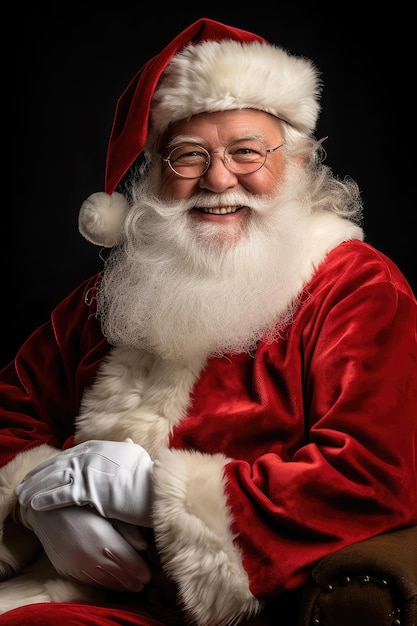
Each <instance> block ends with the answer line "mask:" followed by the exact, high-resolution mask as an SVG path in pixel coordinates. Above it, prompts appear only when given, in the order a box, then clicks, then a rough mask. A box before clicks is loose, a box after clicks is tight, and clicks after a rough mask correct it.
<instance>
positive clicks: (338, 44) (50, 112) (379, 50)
mask: <svg viewBox="0 0 417 626" xmlns="http://www.w3.org/2000/svg"><path fill="white" fill-rule="evenodd" d="M176 5H177V3H171V9H170V11H169V12H168V13H166V12H164V10H163V9H162V6H160V5H158V6H156V5H155V7H152V6H148V9H147V11H145V9H144V6H143V4H142V3H141V4H139V3H136V2H117V3H114V6H111V7H107V8H102V6H100V4H95V3H89V2H85V3H83V4H82V5H77V3H72V4H69V3H67V4H65V3H64V4H61V3H54V4H51V5H49V4H43V5H42V4H38V3H36V4H35V3H33V4H30V5H28V6H24V5H19V4H17V5H15V8H14V9H13V13H14V15H13V17H12V19H10V21H9V22H7V24H6V23H5V22H3V31H5V30H10V32H9V35H10V36H11V38H12V43H11V44H10V47H8V50H7V56H6V57H5V58H6V59H7V61H6V63H5V66H6V70H7V71H5V73H4V75H3V81H4V82H6V83H7V84H6V85H5V84H4V82H3V98H5V97H6V96H5V95H4V94H7V99H8V101H9V106H10V109H9V112H8V115H7V116H6V117H5V119H4V122H3V124H4V128H3V130H4V133H5V134H4V136H5V137H7V141H8V144H9V149H8V151H7V178H6V181H5V185H4V186H5V188H6V191H7V194H6V199H5V201H4V204H3V210H2V237H1V241H2V244H3V254H2V258H3V263H2V264H1V280H2V306H1V309H2V320H3V323H2V329H3V338H2V341H1V346H2V349H1V354H0V366H1V365H4V364H5V363H7V362H8V361H9V360H10V359H11V358H12V357H13V355H14V353H15V351H16V350H17V348H18V347H19V345H20V344H21V343H22V341H23V340H24V339H25V338H26V337H27V336H28V335H29V334H30V333H31V332H32V331H33V330H35V328H36V327H37V326H38V325H39V324H41V323H42V322H44V321H46V320H47V318H48V317H49V313H50V311H51V309H52V308H53V307H54V306H55V305H56V304H57V303H58V302H59V300H60V299H61V298H63V297H64V296H65V295H66V294H67V293H68V292H69V291H71V290H72V289H74V288H75V287H76V286H77V284H78V283H79V282H80V281H82V280H84V279H85V278H87V277H88V276H90V274H92V273H93V272H95V271H97V270H98V269H100V268H101V266H102V261H101V259H100V257H99V252H100V250H99V248H98V247H95V246H93V245H91V244H89V243H88V242H86V241H85V240H84V239H83V238H82V237H81V235H80V234H79V233H78V226H77V220H78V211H79V207H80V205H81V203H82V202H83V200H84V199H85V198H86V197H87V196H88V195H90V194H91V193H93V192H95V191H101V190H102V189H103V182H104V164H105V153H106V144H107V140H108V137H109V134H110V130H111V125H112V119H113V112H114V108H115V105H116V101H117V99H118V97H119V96H120V94H121V93H122V91H123V90H124V89H125V87H126V86H127V84H128V83H129V81H130V80H131V78H133V75H134V74H135V73H136V72H137V70H138V69H139V68H140V67H141V66H142V65H143V64H144V63H145V62H146V61H147V60H148V59H149V58H150V57H151V56H153V55H154V54H157V53H158V52H159V51H160V49H161V48H162V47H164V46H165V45H166V44H167V43H168V42H169V41H170V40H171V39H172V38H173V37H174V36H175V35H177V34H178V33H179V32H180V31H181V30H182V29H184V28H186V27H187V26H188V25H189V24H191V22H193V21H194V20H196V19H198V18H199V17H209V18H212V19H215V20H219V21H225V22H228V23H229V24H231V25H233V26H236V27H239V28H243V29H246V30H251V31H254V32H257V33H258V34H260V35H262V36H263V37H265V38H266V39H267V40H269V41H270V42H271V43H276V44H279V45H281V46H283V47H286V48H287V49H288V50H289V51H290V52H292V53H294V54H297V55H302V56H307V57H309V58H311V59H312V60H313V61H314V62H315V63H316V64H317V66H318V67H319V68H320V70H321V73H322V79H323V82H324V89H323V95H322V100H321V103H322V113H321V115H320V119H319V124H318V129H317V136H318V137H323V136H327V137H328V139H327V140H326V141H325V144H324V146H325V148H326V152H327V160H326V162H327V164H328V165H330V166H331V167H332V169H333V170H334V171H335V173H337V174H338V175H339V176H341V177H344V176H345V175H349V176H351V177H353V178H354V179H356V180H357V181H358V183H359V186H360V188H361V190H362V194H363V198H364V203H365V215H364V217H365V222H364V224H365V233H366V239H367V241H368V242H369V243H371V244H373V245H375V246H376V247H377V248H379V249H380V250H381V251H382V252H384V253H386V254H388V255H389V256H391V257H392V258H393V260H394V261H395V262H396V263H397V264H398V265H399V267H400V268H401V269H402V271H403V272H404V274H405V275H406V276H407V278H408V280H409V281H410V283H411V285H412V287H413V289H414V291H417V262H416V252H415V241H414V229H415V227H414V216H413V214H414V212H415V199H414V193H413V190H414V184H415V176H413V177H412V178H411V177H410V173H411V164H410V160H409V159H410V157H409V144H410V123H411V118H414V117H415V113H414V112H413V111H412V107H411V109H410V108H409V104H408V102H409V98H410V95H409V89H410V75H411V74H410V73H412V72H413V71H414V70H413V69H412V65H414V63H413V59H412V57H410V54H411V52H410V48H411V45H410V44H409V39H408V37H407V29H408V27H409V26H411V24H412V23H413V18H412V16H411V14H409V13H408V12H407V11H408V10H405V11H401V12H400V11H398V12H396V13H395V14H394V15H393V14H384V13H382V12H381V9H378V11H379V13H378V14H377V15H376V14H374V15H372V19H369V18H366V20H365V18H364V16H363V13H362V9H360V8H358V9H355V8H352V6H351V5H349V7H347V8H346V7H345V8H343V7H342V5H340V6H341V7H342V8H339V9H337V10H335V11H330V12H329V11H327V12H325V11H324V9H320V8H317V10H315V7H320V3H318V4H316V3H314V4H312V7H311V8H310V9H308V10H306V9H305V8H303V7H302V6H300V4H299V3H291V4H289V3H288V4H282V5H277V6H276V8H275V9H274V11H273V12H272V11H271V9H267V6H268V5H265V3H264V5H263V6H262V7H261V6H260V7H259V12H258V6H255V5H253V4H252V6H251V7H250V9H243V8H239V9H235V10H231V9H223V10H222V9H215V8H210V5H207V6H206V10H204V11H201V9H196V10H195V11H191V12H190V11H187V13H185V11H182V12H180V13H176V12H175V6H176ZM103 6H104V3H103ZM178 6H180V7H181V6H183V4H182V3H180V5H178ZM65 7H67V8H65ZM165 11H166V10H165ZM146 15H147V16H146ZM394 39H395V41H396V44H395V46H394V44H393V40H394ZM407 64H408V67H407ZM407 77H408V80H407ZM407 110H408V112H409V114H410V112H412V114H411V117H410V115H409V114H408V115H407ZM413 174H414V172H413Z"/></svg>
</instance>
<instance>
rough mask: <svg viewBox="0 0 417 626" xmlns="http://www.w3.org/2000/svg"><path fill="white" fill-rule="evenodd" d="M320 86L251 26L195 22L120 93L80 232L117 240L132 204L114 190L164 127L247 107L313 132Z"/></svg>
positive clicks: (306, 63)
mask: <svg viewBox="0 0 417 626" xmlns="http://www.w3.org/2000/svg"><path fill="white" fill-rule="evenodd" d="M320 87H321V85H320V79H319V72H318V70H317V68H316V67H315V66H314V65H313V63H312V62H311V61H310V60H309V59H305V58H302V57H295V56H291V55H290V54H288V52H286V50H284V49H283V48H280V47H278V46H274V45H271V44H269V43H268V42H267V41H266V40H265V39H263V38H262V37H260V36H258V35H255V34H253V33H250V32H248V31H245V30H240V29H238V28H233V27H231V26H227V25H225V24H222V23H220V22H216V21H214V20H210V19H206V18H202V19H199V20H197V21H196V22H194V23H193V24H191V26H189V27H188V28H187V29H185V30H184V31H182V32H181V33H180V34H179V35H177V37H175V38H174V39H173V40H172V41H171V42H170V43H169V44H168V45H167V46H166V47H165V48H164V49H163V50H162V51H161V52H160V53H159V54H158V55H156V56H155V57H153V58H152V59H150V61H148V62H147V63H146V64H145V65H144V66H143V67H142V68H141V69H140V70H139V72H138V73H137V74H136V76H135V77H134V78H133V80H132V81H131V82H130V84H129V85H128V87H127V89H126V90H125V91H124V92H123V94H122V95H121V97H120V98H119V100H118V102H117V106H116V112H115V117H114V122H113V128H112V132H111V135H110V140H109V145H108V151H107V160H106V174H105V191H104V192H98V193H95V194H92V195H91V196H90V197H89V198H87V200H86V201H85V202H84V203H83V205H82V206H81V209H80V215H79V229H80V232H81V233H82V235H83V236H84V237H85V238H86V239H87V240H89V241H91V242H92V243H95V244H98V245H102V246H106V247H111V246H113V245H116V244H117V243H119V242H120V241H121V239H122V237H123V224H124V219H125V216H126V214H127V212H128V210H129V205H128V202H127V200H126V199H125V197H124V196H123V195H122V194H120V193H118V192H117V191H115V190H116V188H117V186H118V185H119V183H120V182H121V181H122V179H123V177H124V176H125V174H126V172H127V171H128V170H129V168H130V167H131V166H132V164H133V163H134V162H135V161H136V159H137V158H138V157H139V155H140V154H141V153H142V152H143V150H144V149H145V146H146V145H147V144H149V143H150V140H151V139H152V138H154V137H155V136H158V135H161V134H162V133H163V132H164V131H165V130H166V129H167V127H168V126H169V124H171V123H173V122H175V121H179V120H181V119H186V118H188V117H191V116H192V115H196V114H198V113H202V112H210V111H225V110H230V109H242V108H252V109H259V110H262V111H266V112H268V113H272V114H273V115H275V116H277V117H279V118H280V119H283V120H285V121H286V122H288V123H289V124H291V125H292V126H294V127H295V128H297V129H298V130H300V131H301V132H304V133H307V134H311V133H312V132H313V131H314V128H315V125H316V121H317V117H318V114H319V110H320V106H319V101H318V100H319V95H320Z"/></svg>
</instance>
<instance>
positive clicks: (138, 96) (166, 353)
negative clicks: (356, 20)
mask: <svg viewBox="0 0 417 626" xmlns="http://www.w3.org/2000/svg"><path fill="white" fill-rule="evenodd" d="M320 90H321V81H320V75H319V71H318V70H317V68H316V67H315V65H314V64H313V63H312V62H311V61H309V60H308V59H305V58H301V57H295V56H292V55H290V54H289V53H288V52H287V51H285V50H284V49H282V48H280V47H278V46H275V45H272V44H269V43H268V42H266V41H265V40H263V39H262V38H261V37H259V36H257V35H254V34H252V33H249V32H245V31H242V30H239V29H235V28H232V27H229V26H226V25H223V24H220V23H217V22H214V21H212V20H208V19H200V20H198V21H197V22H195V23H194V24H192V25H191V26H190V27H189V28H187V29H186V30H185V31H184V32H182V33H180V34H179V35H178V36H177V37H176V38H175V39H174V40H173V41H172V42H171V43H170V44H169V45H168V46H167V47H166V48H165V49H164V50H162V52H161V53H160V54H158V55H157V56H156V57H154V58H153V59H151V60H150V61H149V62H148V63H147V64H146V65H145V66H144V67H143V68H142V69H141V70H140V71H139V73H138V74H137V75H136V76H135V77H134V79H133V80H132V82H131V83H130V84H129V86H128V87H127V89H126V90H125V92H124V93H123V95H122V96H121V98H120V100H119V102H118V105H117V109H116V114H115V120H114V125H113V130H112V134H111V138H110V142H109V148H108V159H107V168H106V179H105V190H104V191H103V192H98V193H95V194H92V195H91V196H90V197H89V198H88V199H87V200H86V201H85V202H84V204H83V205H82V207H81V211H80V218H79V227H80V231H81V233H82V234H83V235H84V237H86V238H87V239H88V240H89V241H91V242H93V243H94V244H96V245H99V246H102V247H106V248H109V254H108V257H107V259H106V261H105V264H104V267H103V271H102V272H101V273H100V274H99V275H98V276H94V277H92V278H90V279H89V280H87V281H86V282H85V283H83V284H82V285H81V286H80V287H79V288H78V289H76V290H75V291H74V292H73V293H72V294H70V295H69V296H68V297H67V298H66V299H65V300H64V301H63V302H62V303H60V304H59V305H58V306H57V307H56V309H55V310H54V311H53V313H52V316H51V320H50V321H49V322H48V323H46V324H45V325H44V326H42V327H41V328H39V330H37V331H36V332H35V333H34V334H33V335H32V336H31V337H30V338H29V339H28V341H27V342H26V343H25V344H24V345H23V346H22V348H21V349H20V351H19V353H18V355H17V357H16V359H15V361H14V363H12V364H10V365H9V366H8V367H7V368H5V370H4V371H3V372H2V374H1V411H2V429H1V432H0V442H1V456H0V461H1V466H2V467H1V469H0V511H1V521H2V523H3V535H2V543H1V544H0V574H1V575H2V579H3V581H4V582H2V583H1V584H0V606H1V609H0V610H1V611H2V612H3V615H2V617H3V619H5V622H4V623H5V624H8V625H12V624H18V623H19V624H21V623H26V622H25V621H24V620H25V619H28V616H31V619H32V618H33V616H34V615H35V616H36V615H37V613H36V611H42V613H39V614H41V615H42V616H43V617H42V619H43V620H44V621H43V622H42V623H43V624H56V623H57V622H58V621H59V622H60V623H64V624H66V623H68V624H70V623H71V624H73V623H74V621H72V620H73V619H74V615H75V614H77V619H79V620H80V621H79V622H77V623H82V624H104V623H106V624H120V623H123V624H124V623H129V624H134V625H136V626H140V625H149V626H150V625H158V624H183V623H185V622H186V621H187V622H190V623H195V624H197V625H199V626H226V625H232V624H237V623H245V624H246V623H247V624H249V623H251V624H252V623H253V624H255V623H256V624H265V625H266V624H277V623H280V622H279V618H282V616H283V615H284V614H286V613H285V611H287V609H288V607H290V609H288V611H289V613H288V615H293V619H295V616H296V614H297V606H296V602H295V599H296V597H297V593H298V591H299V590H300V589H301V588H302V587H303V585H304V584H305V582H306V581H307V579H308V576H309V573H310V571H311V569H312V567H313V565H314V564H315V563H316V562H317V561H318V560H319V559H320V558H322V557H323V556H325V555H326V554H328V553H330V552H332V551H335V550H336V549H338V548H341V547H343V546H345V545H348V544H351V543H353V542H356V541H359V540H361V539H365V538H367V537H370V536H373V535H376V534H379V533H382V532H384V531H387V530H389V529H393V528H400V527H403V526H408V525H412V524H415V523H416V521H417V503H415V502H414V503H411V504H410V498H409V494H410V493H415V491H416V487H417V472H416V456H415V455H416V453H415V450H416V448H417V446H416V445H415V444H416V430H417V419H416V418H417V387H416V380H417V347H416V339H415V327H416V316H417V306H416V300H415V298H414V296H413V294H412V291H411V289H410V287H409V285H408V284H407V281H406V279H405V278H404V276H403V275H402V274H401V273H400V271H399V269H398V268H397V267H396V265H395V264H394V263H393V262H392V261H391V260H390V259H388V258H387V257H386V256H384V255H383V254H381V253H380V252H378V251H377V250H375V249H374V248H373V247H371V246H370V245H368V244H367V243H365V242H364V236H363V230H362V228H361V211H362V204H361V200H360V196H359V192H358V187H357V185H356V184H355V182H354V181H352V180H350V179H346V180H343V181H342V180H340V179H338V178H337V177H336V176H334V175H333V173H332V172H331V170H330V169H329V168H328V167H327V166H325V165H324V164H323V162H322V149H321V141H320V140H317V139H316V138H315V137H314V129H315V125H316V121H317V116H318V114H319V95H320ZM80 601H83V602H80ZM41 603H46V604H41ZM12 609H13V610H12ZM75 612H76V613H75ZM285 619H286V620H287V621H282V623H283V624H284V623H285V624H289V623H291V622H290V619H292V618H291V617H286V618H285ZM104 620H107V621H104Z"/></svg>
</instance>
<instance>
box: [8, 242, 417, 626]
mask: <svg viewBox="0 0 417 626" xmlns="http://www.w3.org/2000/svg"><path fill="white" fill-rule="evenodd" d="M96 280H97V277H93V278H92V279H91V280H89V281H87V282H86V283H85V284H83V285H81V286H80V287H79V288H78V289H77V290H75V291H74V292H73V293H72V294H71V295H70V296H69V297H67V298H66V299H65V300H64V301H63V302H62V303H61V304H60V305H59V306H58V307H57V308H56V309H55V311H54V312H53V314H52V317H51V321H50V322H48V323H47V324H45V325H44V326H42V327H41V328H40V329H39V330H37V331H36V332H35V333H34V334H33V335H32V336H31V337H30V338H29V340H28V341H27V342H26V344H25V345H24V346H23V347H22V348H21V350H20V352H19V354H18V355H17V358H16V360H15V362H14V363H12V364H11V365H10V366H9V367H7V368H6V369H5V370H4V371H3V372H2V375H1V418H0V419H1V431H0V465H1V466H2V469H1V470H0V489H1V490H2V491H1V493H0V496H1V495H2V496H3V500H1V498H0V502H1V501H2V502H3V504H2V505H1V506H0V515H1V520H4V519H5V518H6V517H7V515H8V513H9V512H10V509H11V506H12V504H13V493H14V486H15V485H16V484H18V483H19V482H20V481H21V480H22V478H23V476H24V475H25V473H26V472H27V471H28V469H30V468H31V467H33V466H34V465H36V464H37V463H39V462H40V461H41V460H42V459H43V458H46V457H47V456H50V455H51V454H54V453H55V452H56V449H62V448H63V447H67V446H70V445H72V443H73V441H74V435H75V433H76V431H77V433H78V434H77V437H76V440H77V441H79V440H81V439H88V438H90V439H92V438H103V439H111V438H120V439H121V438H124V437H125V436H130V434H132V433H133V438H134V439H135V440H136V441H137V443H140V444H141V445H144V447H146V448H147V449H149V450H150V451H151V452H152V454H154V455H155V456H157V457H158V458H159V464H158V466H157V470H156V473H155V510H154V520H155V524H154V532H155V538H156V546H154V547H155V548H156V553H157V554H159V556H161V555H162V556H161V558H162V560H163V565H164V568H165V572H166V573H167V574H169V576H170V578H171V579H172V580H174V581H175V584H176V586H177V588H178V590H179V594H180V596H179V598H180V600H181V601H182V602H184V603H185V608H186V610H187V611H188V612H189V613H190V614H191V615H193V616H194V617H195V616H197V621H198V620H200V621H199V623H202V624H204V623H207V624H210V626H213V625H214V624H215V623H219V624H223V623H224V624H226V623H231V622H232V619H234V618H236V617H238V618H242V617H245V616H248V615H251V614H252V613H256V612H257V611H258V610H259V609H261V607H262V605H263V603H264V602H266V604H267V606H268V603H269V602H270V601H271V600H273V598H276V597H277V596H281V595H282V594H284V593H285V592H288V591H290V590H294V589H297V588H300V587H301V586H302V585H303V584H304V583H305V582H306V579H307V576H308V574H309V572H310V570H311V568H312V566H313V565H314V564H315V563H316V562H317V560H318V559H320V558H321V557H323V556H324V555H326V554H328V553H329V552H332V551H334V550H336V549H338V548H341V547H343V546H345V545H347V544H350V543H353V542H356V541H358V540H360V539H364V538H366V537H369V536H372V535H376V534H378V533H382V532H384V531H386V530H388V529H394V528H399V527H403V526H408V525H412V524H415V523H417V497H416V494H417V457H416V454H417V342H416V322H417V304H416V299H415V297H414V295H413V293H412V292H411V289H410V287H409V286H408V284H407V282H406V280H405V279H404V277H403V276H402V274H401V273H400V271H399V270H398V268H397V267H396V266H395V265H394V264H393V263H392V262H391V261H390V260H389V259H387V258H386V257H385V256H384V255H382V254H381V253H379V252H377V251H376V250H375V249H373V248H372V247H371V246H369V245H368V244H366V243H363V242H361V241H349V242H345V243H341V244H340V245H338V246H336V247H335V248H334V249H333V250H332V251H331V252H330V253H329V254H328V255H327V257H326V258H325V259H324V261H323V262H322V263H321V264H320V266H319V268H318V269H317V271H316V272H315V274H314V276H313V277H312V279H311V280H310V281H309V283H308V284H307V285H306V287H305V289H304V293H303V296H302V298H301V300H300V301H301V304H300V306H299V307H298V310H297V312H296V315H295V318H294V320H293V322H292V323H291V324H290V325H289V326H288V328H287V332H286V333H285V336H283V337H281V338H280V339H278V340H277V341H275V342H274V343H269V344H267V343H264V342H262V341H260V342H259V345H258V348H257V351H256V353H255V354H252V355H250V354H239V355H233V356H230V357H227V358H213V359H210V360H209V361H208V362H207V363H206V364H205V365H204V366H203V368H202V370H201V371H199V370H198V371H195V372H191V373H190V372H189V371H187V372H182V371H176V372H174V373H173V374H172V373H169V374H167V373H166V372H162V370H161V368H158V367H157V368H155V370H156V373H155V376H154V379H152V381H149V380H145V379H146V376H145V374H144V372H145V371H149V368H148V365H149V363H148V364H146V363H145V364H144V363H142V361H141V358H142V357H141V358H139V359H138V358H137V355H135V354H133V353H130V354H127V353H126V352H124V351H121V352H119V353H118V351H117V350H116V351H114V355H113V353H112V352H110V353H109V346H108V344H107V343H106V341H105V339H104V338H103V336H102V335H101V332H100V327H99V324H98V322H97V320H96V318H95V317H94V314H93V313H94V299H92V300H91V298H90V299H89V297H88V296H89V294H91V290H94V284H95V281H96ZM86 301H87V302H89V301H92V305H89V304H86ZM106 355H107V356H110V361H109V362H107V361H105V362H103V359H104V357H105V356H106ZM112 355H113V356H112ZM139 356H140V355H139ZM142 356H143V355H142ZM112 359H113V361H112ZM145 360H146V359H145ZM118 361H120V363H122V364H123V363H125V364H126V363H128V364H129V367H128V368H126V375H125V374H123V376H122V377H121V378H122V382H121V384H120V389H118V391H116V393H112V394H109V397H108V398H104V399H103V401H102V405H101V406H98V404H97V401H96V400H97V398H101V397H102V396H101V395H100V394H101V392H102V390H103V389H105V382H108V379H106V378H105V376H107V375H108V376H109V377H110V378H111V377H112V376H113V375H114V374H115V371H116V365H115V362H116V364H117V362H118ZM99 367H100V368H103V367H104V369H100V370H99V371H101V372H102V374H101V376H102V380H101V382H100V380H99V382H98V388H97V389H96V390H95V391H94V386H93V387H92V390H93V391H92V396H91V397H90V400H88V398H87V400H86V402H85V403H84V404H82V398H83V394H84V390H85V389H86V388H88V387H90V386H92V385H93V382H94V381H95V378H96V375H97V373H98V368H99ZM132 368H133V369H132ZM117 371H118V372H119V370H117ZM127 371H129V372H130V374H128V373H127ZM132 371H133V374H132ZM136 374H137V379H138V380H142V381H143V383H144V384H143V388H142V387H141V394H142V395H141V401H140V402H141V404H140V406H138V407H135V408H134V410H133V411H130V409H129V410H128V411H127V410H125V409H123V411H121V410H120V404H118V402H119V401H118V394H119V395H120V398H126V397H129V393H130V391H131V390H132V385H134V384H136V383H135V381H136ZM103 376H104V379H103ZM129 376H131V377H132V378H131V379H129ZM98 379H100V376H99V377H98ZM103 381H104V382H103ZM95 384H97V383H95ZM100 385H104V387H101V386H100ZM151 385H152V389H153V391H155V389H156V390H159V389H160V390H161V396H159V395H158V399H157V400H153V399H152V397H153V396H152V394H150V392H149V388H150V387H151ZM172 390H176V391H178V394H177V396H175V398H172V394H170V391H172ZM148 392H149V393H148ZM147 394H148V395H147ZM164 394H165V395H164ZM154 395H155V394H154ZM151 396H152V397H151ZM161 398H162V399H161ZM118 407H119V408H118ZM129 411H130V412H129ZM145 414H146V415H145ZM151 414H152V415H154V414H155V415H156V417H155V419H153V420H152V421H150V419H149V415H151ZM144 415H145V417H146V416H147V417H146V419H144V417H143V416H144ZM132 429H133V431H132ZM128 433H129V434H128ZM155 441H156V442H157V443H156V444H155ZM41 444H44V446H41ZM39 446H41V447H39ZM19 453H23V454H19ZM16 455H17V456H16ZM1 507H3V508H1ZM10 532H11V534H10V541H9V544H8V538H7V533H6V532H5V535H4V540H3V544H2V545H1V546H0V560H3V561H5V562H11V561H12V559H11V557H10V554H11V553H12V552H13V550H14V548H13V540H12V534H13V533H12V531H10ZM28 554H29V551H28ZM15 558H16V560H17V561H18V563H20V564H21V565H22V564H24V563H25V560H27V558H28V557H27V555H19V556H18V557H15ZM150 558H151V556H150ZM196 564H198V567H197V569H196V568H195V565H196ZM0 597H1V585H0ZM213 603H214V604H215V606H216V611H217V617H215V616H214V614H213V610H214V609H213V608H212V607H213ZM222 620H223V621H222Z"/></svg>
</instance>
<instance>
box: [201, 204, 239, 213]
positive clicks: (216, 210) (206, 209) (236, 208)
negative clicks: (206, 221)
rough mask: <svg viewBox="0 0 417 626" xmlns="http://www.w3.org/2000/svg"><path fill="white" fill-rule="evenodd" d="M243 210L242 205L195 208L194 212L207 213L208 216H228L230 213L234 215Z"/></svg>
mask: <svg viewBox="0 0 417 626" xmlns="http://www.w3.org/2000/svg"><path fill="white" fill-rule="evenodd" d="M240 209H243V205H240V206H221V207H200V206H199V207H195V210H196V211H200V212H201V213H207V214H210V215H229V214H230V213H236V211H240Z"/></svg>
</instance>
